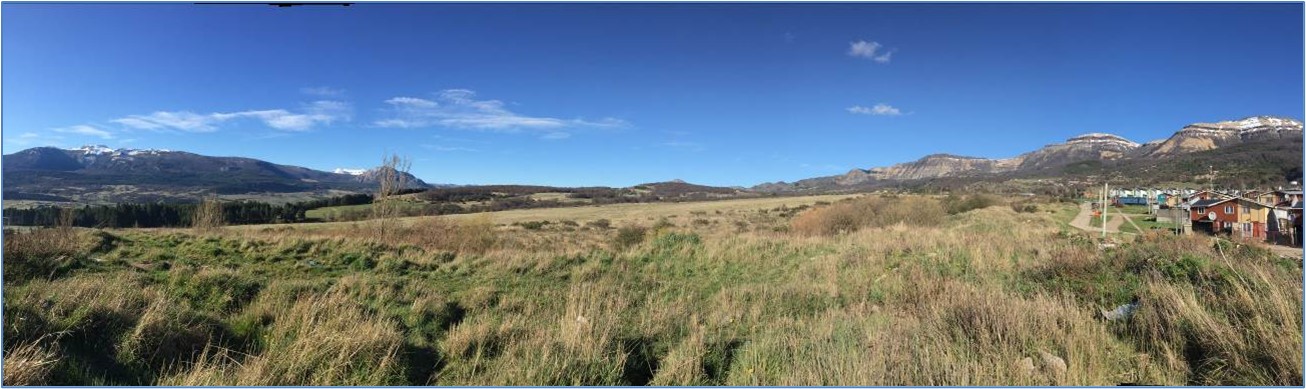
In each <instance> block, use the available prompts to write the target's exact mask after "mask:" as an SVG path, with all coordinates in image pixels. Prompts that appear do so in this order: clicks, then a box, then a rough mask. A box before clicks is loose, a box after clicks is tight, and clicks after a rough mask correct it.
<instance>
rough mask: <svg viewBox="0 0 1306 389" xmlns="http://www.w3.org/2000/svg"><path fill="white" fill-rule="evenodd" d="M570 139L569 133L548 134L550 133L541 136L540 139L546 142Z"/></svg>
mask: <svg viewBox="0 0 1306 389" xmlns="http://www.w3.org/2000/svg"><path fill="white" fill-rule="evenodd" d="M570 137H571V134H570V133H566V132H550V133H548V134H544V136H541V137H540V139H546V140H560V139H567V138H570Z"/></svg>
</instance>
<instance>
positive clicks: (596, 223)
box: [585, 219, 612, 230]
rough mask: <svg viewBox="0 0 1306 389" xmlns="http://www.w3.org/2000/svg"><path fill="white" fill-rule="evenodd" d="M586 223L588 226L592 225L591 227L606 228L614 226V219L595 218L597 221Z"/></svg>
mask: <svg viewBox="0 0 1306 389" xmlns="http://www.w3.org/2000/svg"><path fill="white" fill-rule="evenodd" d="M585 225H586V226H590V227H594V228H598V229H601V230H606V229H609V228H612V221H610V220H608V219H599V220H595V221H592V222H589V223H585Z"/></svg>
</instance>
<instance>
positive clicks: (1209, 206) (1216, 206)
mask: <svg viewBox="0 0 1306 389" xmlns="http://www.w3.org/2000/svg"><path fill="white" fill-rule="evenodd" d="M1199 193H1200V192H1199ZM1237 205H1238V204H1236V202H1235V201H1233V199H1231V198H1228V199H1218V198H1217V199H1209V200H1197V201H1196V202H1194V203H1193V205H1192V206H1190V207H1189V208H1188V209H1189V213H1190V214H1189V218H1190V219H1192V221H1193V229H1194V230H1198V231H1206V232H1208V233H1212V234H1214V233H1218V232H1230V231H1231V230H1232V229H1233V225H1234V224H1235V223H1237V222H1238V206H1237Z"/></svg>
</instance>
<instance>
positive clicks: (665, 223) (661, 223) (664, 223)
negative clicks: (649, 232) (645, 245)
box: [653, 217, 676, 231]
mask: <svg viewBox="0 0 1306 389" xmlns="http://www.w3.org/2000/svg"><path fill="white" fill-rule="evenodd" d="M675 226H676V224H675V223H672V222H671V220H668V219H667V218H665V217H664V218H661V219H658V222H657V223H654V224H653V231H658V230H663V229H667V228H673V227H675Z"/></svg>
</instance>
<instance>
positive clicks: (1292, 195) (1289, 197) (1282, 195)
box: [1265, 189, 1302, 206]
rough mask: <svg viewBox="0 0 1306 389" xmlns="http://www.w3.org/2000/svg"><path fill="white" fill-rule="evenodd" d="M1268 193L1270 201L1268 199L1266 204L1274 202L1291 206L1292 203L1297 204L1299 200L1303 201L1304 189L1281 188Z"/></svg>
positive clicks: (1277, 204) (1278, 204)
mask: <svg viewBox="0 0 1306 389" xmlns="http://www.w3.org/2000/svg"><path fill="white" fill-rule="evenodd" d="M1268 195H1269V196H1267V197H1268V200H1270V201H1266V202H1265V203H1266V204H1273V205H1276V206H1291V205H1293V204H1296V203H1299V202H1301V201H1302V191H1301V189H1293V190H1282V189H1280V190H1276V191H1273V192H1269V193H1268Z"/></svg>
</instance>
